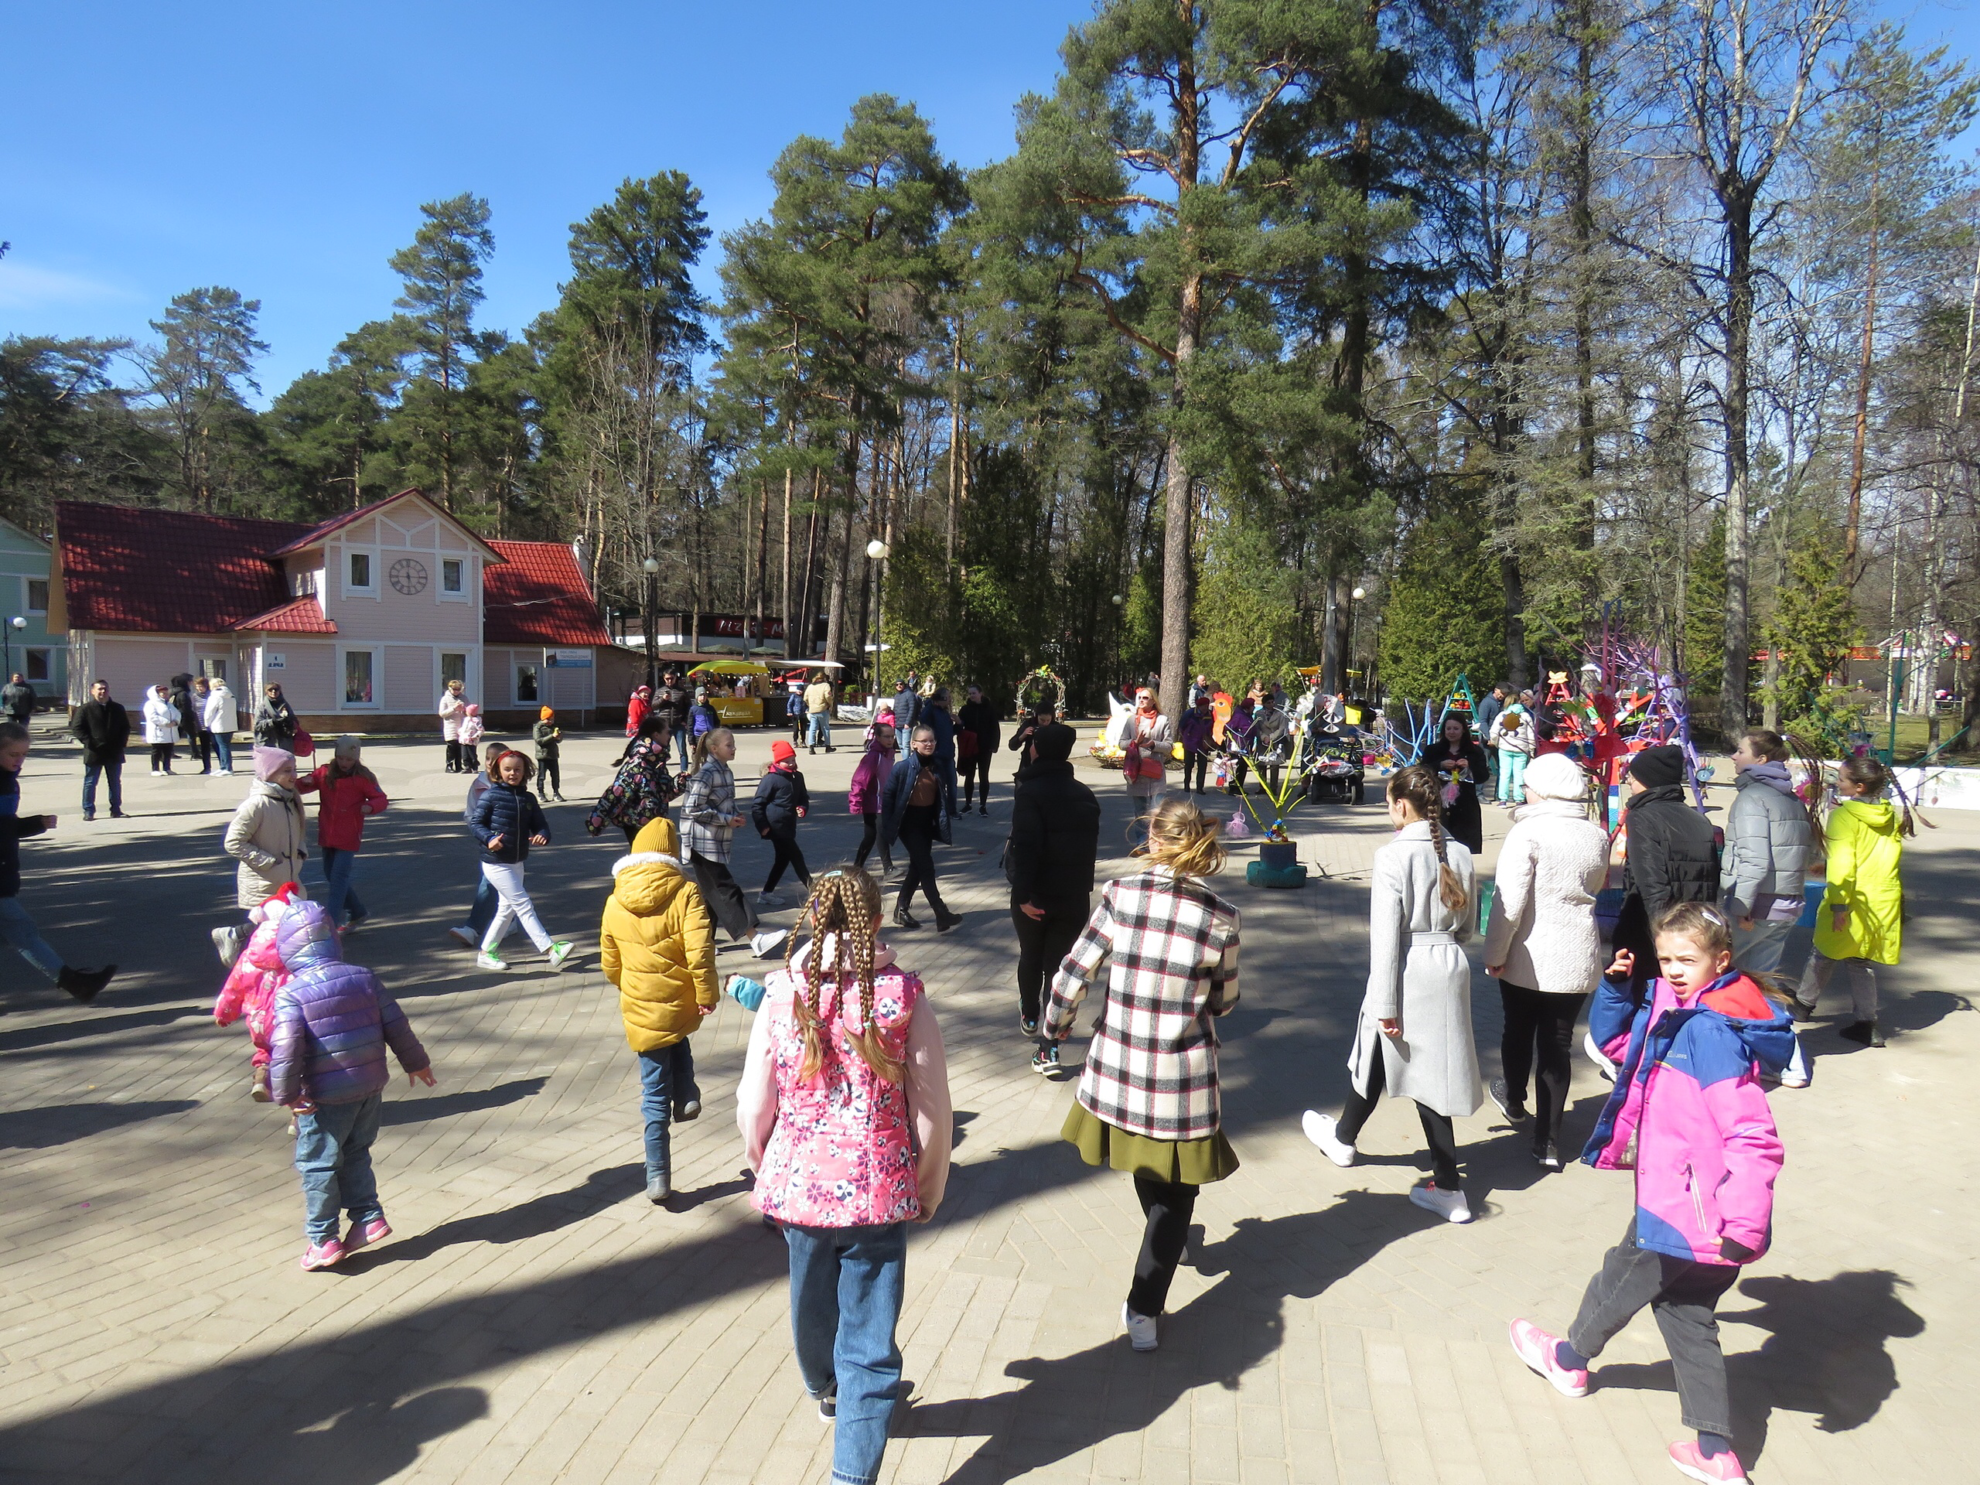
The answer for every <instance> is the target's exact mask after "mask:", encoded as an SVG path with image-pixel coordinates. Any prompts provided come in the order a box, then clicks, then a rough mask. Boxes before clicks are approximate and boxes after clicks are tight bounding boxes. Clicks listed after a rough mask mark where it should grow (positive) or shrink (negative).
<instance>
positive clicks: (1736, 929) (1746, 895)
mask: <svg viewBox="0 0 1980 1485" xmlns="http://www.w3.org/2000/svg"><path fill="white" fill-rule="evenodd" d="M1787 760H1788V746H1787V740H1786V739H1785V738H1783V737H1782V736H1781V735H1780V734H1779V733H1778V732H1768V731H1765V730H1763V729H1755V730H1754V731H1752V732H1749V733H1747V734H1746V735H1745V736H1744V737H1742V738H1741V739H1740V740H1739V746H1738V747H1736V748H1734V749H1733V755H1732V761H1733V767H1734V768H1735V769H1737V770H1738V777H1737V778H1735V779H1734V780H1733V788H1734V789H1736V790H1737V791H1738V793H1737V794H1735V795H1734V797H1733V804H1732V809H1731V810H1730V811H1729V812H1728V813H1727V815H1726V848H1725V851H1724V853H1723V854H1722V855H1721V856H1720V857H1719V906H1720V908H1721V909H1723V910H1724V912H1725V915H1726V917H1727V918H1729V919H1730V920H1731V921H1732V924H1733V965H1734V967H1735V968H1737V969H1741V970H1744V971H1745V972H1746V973H1748V974H1772V973H1774V972H1775V971H1776V970H1778V969H1779V968H1780V967H1781V954H1782V953H1783V951H1784V950H1785V949H1786V948H1787V937H1788V933H1789V932H1790V931H1791V930H1792V929H1793V927H1794V925H1795V920H1796V919H1798V918H1799V917H1800V916H1801V909H1802V885H1803V882H1804V880H1805V878H1806V875H1807V871H1808V867H1809V864H1810V856H1811V854H1812V852H1811V848H1812V846H1813V844H1814V842H1815V840H1816V835H1815V830H1814V825H1813V818H1812V816H1811V815H1810V813H1809V807H1808V806H1807V805H1805V804H1803V803H1802V802H1801V800H1799V799H1798V798H1796V797H1795V792H1794V780H1793V778H1792V777H1790V776H1789V774H1788V766H1787Z"/></svg>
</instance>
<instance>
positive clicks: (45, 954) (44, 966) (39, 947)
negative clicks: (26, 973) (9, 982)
mask: <svg viewBox="0 0 1980 1485" xmlns="http://www.w3.org/2000/svg"><path fill="white" fill-rule="evenodd" d="M0 943H4V944H6V945H7V947H9V948H10V949H15V950H18V951H19V953H20V956H21V957H22V958H23V959H25V960H27V962H28V963H29V964H32V965H33V966H34V967H35V968H36V969H38V970H40V971H41V972H42V973H43V974H45V975H47V976H48V978H49V979H50V980H54V979H55V978H56V977H57V976H59V975H60V974H61V973H62V956H61V955H60V954H57V953H56V952H55V951H54V950H53V949H51V948H49V947H48V943H47V941H46V940H45V939H43V938H42V936H41V930H40V929H39V928H37V927H35V926H34V919H33V918H31V917H30V916H28V910H27V909H26V908H24V907H22V906H21V900H20V898H18V897H0Z"/></svg>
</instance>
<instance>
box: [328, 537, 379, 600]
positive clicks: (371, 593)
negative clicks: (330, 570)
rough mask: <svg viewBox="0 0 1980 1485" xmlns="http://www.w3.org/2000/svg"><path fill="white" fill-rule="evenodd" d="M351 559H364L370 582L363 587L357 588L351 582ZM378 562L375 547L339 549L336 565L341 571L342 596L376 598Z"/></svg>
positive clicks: (356, 585) (357, 586) (355, 584)
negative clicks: (338, 559) (339, 555)
mask: <svg viewBox="0 0 1980 1485" xmlns="http://www.w3.org/2000/svg"><path fill="white" fill-rule="evenodd" d="M353 557H362V558H364V559H365V564H366V573H367V576H369V577H370V579H371V581H370V582H368V583H366V584H364V585H363V586H359V585H358V584H357V583H354V582H352V581H351V559H352V558H353ZM378 561H379V553H378V549H377V548H376V547H344V548H342V549H341V559H340V561H339V564H338V565H339V566H340V567H341V568H342V571H343V579H344V596H345V597H346V598H376V597H377V596H378Z"/></svg>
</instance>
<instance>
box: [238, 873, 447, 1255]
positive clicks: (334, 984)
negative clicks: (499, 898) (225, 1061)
mask: <svg viewBox="0 0 1980 1485" xmlns="http://www.w3.org/2000/svg"><path fill="white" fill-rule="evenodd" d="M275 949H276V953H277V954H278V955H279V956H280V958H281V961H282V967H283V969H284V970H285V971H287V973H288V975H289V981H288V983H287V984H285V985H283V986H282V988H281V989H279V990H277V991H276V992H275V1029H274V1036H273V1038H272V1042H271V1046H270V1049H269V1076H268V1081H269V1087H270V1091H271V1092H272V1093H273V1094H274V1098H275V1102H277V1103H279V1104H282V1105H284V1106H286V1107H287V1108H290V1109H293V1110H294V1111H295V1116H296V1169H297V1170H298V1171H299V1172H301V1174H302V1183H303V1208H304V1213H305V1218H304V1224H303V1225H304V1227H305V1229H306V1230H307V1232H308V1234H309V1245H308V1246H307V1247H306V1248H304V1249H303V1256H302V1266H303V1267H304V1268H305V1269H319V1268H329V1267H330V1266H331V1265H332V1264H335V1263H337V1262H339V1261H341V1260H342V1259H343V1257H344V1256H345V1255H346V1254H347V1253H354V1252H356V1251H357V1250H358V1249H359V1248H363V1247H366V1246H368V1245H370V1244H372V1243H375V1242H378V1241H380V1240H382V1239H384V1238H388V1237H390V1236H391V1235H392V1229H391V1227H390V1226H388V1225H387V1223H386V1221H385V1208H384V1207H383V1206H381V1205H379V1201H378V1181H377V1178H376V1177H375V1176H373V1175H372V1173H371V1146H372V1142H373V1141H375V1140H376V1139H377V1138H378V1124H379V1118H380V1115H381V1114H382V1112H383V1110H384V1100H383V1099H382V1098H381V1097H380V1095H381V1094H382V1093H383V1092H384V1089H385V1085H386V1084H387V1083H389V1082H390V1081H391V1080H392V1075H391V1072H390V1071H389V1070H388V1069H387V1068H386V1066H385V1049H386V1048H387V1047H390V1048H391V1049H392V1053H393V1055H394V1056H396V1057H397V1058H398V1059H399V1066H401V1067H403V1068H404V1069H405V1070H406V1076H407V1077H408V1078H409V1079H410V1080H412V1081H413V1082H416V1083H424V1084H425V1085H426V1086H427V1087H429V1088H431V1087H432V1086H433V1062H432V1059H431V1058H429V1057H428V1056H427V1055H426V1049H425V1048H424V1047H422V1046H421V1045H420V1044H419V1038H418V1037H416V1036H414V1035H413V1029H412V1023H411V1022H410V1021H408V1020H407V1019H406V1013H405V1012H404V1011H402V1010H400V1009H399V1004H398V1002H397V1001H395V1000H393V999H392V997H391V996H389V995H387V994H386V993H385V987H384V986H383V985H382V984H380V983H379V981H378V976H377V975H375V974H373V973H372V972H371V971H370V970H368V969H366V968H364V967H363V966H362V965H358V964H348V963H346V962H345V960H344V949H343V945H342V943H341V942H340V941H339V939H338V936H337V929H336V926H335V925H334V924H333V923H332V922H331V921H330V914H329V911H328V910H327V909H326V908H324V906H323V905H322V904H321V903H315V902H297V903H294V904H292V905H291V906H290V908H289V910H288V911H287V912H285V913H283V914H282V916H281V918H280V919H279V920H278V921H277V923H276V925H275ZM339 1210H342V1211H347V1212H349V1213H350V1217H351V1229H350V1231H349V1233H347V1234H346V1235H345V1236H344V1237H343V1238H342V1239H341V1240H340V1239H339V1238H338V1236H337V1213H338V1212H339Z"/></svg>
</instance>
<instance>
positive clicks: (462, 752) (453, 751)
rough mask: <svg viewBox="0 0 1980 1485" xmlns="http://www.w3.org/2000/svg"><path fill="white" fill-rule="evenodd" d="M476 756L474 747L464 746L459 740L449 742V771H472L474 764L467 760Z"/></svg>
mask: <svg viewBox="0 0 1980 1485" xmlns="http://www.w3.org/2000/svg"><path fill="white" fill-rule="evenodd" d="M473 756H474V750H473V749H472V748H464V747H462V746H461V745H460V744H459V743H457V742H450V743H448V744H447V772H448V773H472V772H473V771H474V765H473V764H471V763H469V762H468V761H467V760H468V759H470V758H472V757H473Z"/></svg>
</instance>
